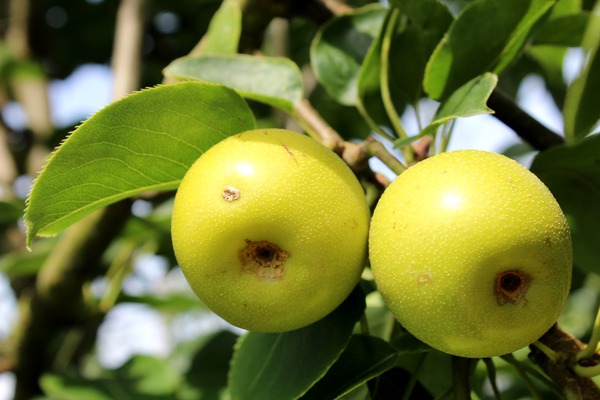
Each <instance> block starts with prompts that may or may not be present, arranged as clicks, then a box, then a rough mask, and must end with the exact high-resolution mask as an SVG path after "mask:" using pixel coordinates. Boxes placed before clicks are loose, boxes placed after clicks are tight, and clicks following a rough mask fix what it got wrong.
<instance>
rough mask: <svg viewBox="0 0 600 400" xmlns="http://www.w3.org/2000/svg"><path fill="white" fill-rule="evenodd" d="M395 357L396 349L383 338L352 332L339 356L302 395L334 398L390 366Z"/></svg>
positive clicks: (304, 397)
mask: <svg viewBox="0 0 600 400" xmlns="http://www.w3.org/2000/svg"><path fill="white" fill-rule="evenodd" d="M397 358H398V356H397V354H396V351H395V350H394V348H393V347H391V346H390V345H389V344H388V343H387V342H386V341H384V340H382V339H378V338H374V337H370V336H363V335H353V336H352V338H350V342H349V343H348V346H347V347H346V348H345V349H344V351H343V352H342V354H341V355H340V358H338V360H337V361H336V362H335V364H333V365H332V366H331V368H330V369H329V371H327V374H326V375H325V376H324V377H323V379H321V380H320V381H318V382H317V383H316V384H315V385H314V386H313V387H312V388H311V389H310V390H309V391H308V392H307V393H306V394H305V395H304V396H303V397H302V398H303V399H307V400H308V399H315V400H324V399H337V398H338V397H339V396H342V395H344V394H346V393H348V392H350V391H351V390H352V389H354V388H357V387H359V386H360V385H362V384H363V383H365V382H367V381H368V380H370V379H371V378H374V377H376V376H378V375H380V374H382V373H384V372H385V371H387V370H389V369H390V368H393V367H394V365H395V364H396V361H397Z"/></svg>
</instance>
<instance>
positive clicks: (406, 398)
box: [402, 353, 429, 400]
mask: <svg viewBox="0 0 600 400" xmlns="http://www.w3.org/2000/svg"><path fill="white" fill-rule="evenodd" d="M427 354H429V353H423V354H421V357H419V359H418V360H417V365H416V366H415V369H414V370H413V372H412V374H410V379H409V381H408V384H407V385H406V389H404V393H403V394H402V400H410V399H411V398H412V392H413V390H414V388H415V385H416V384H417V381H418V380H419V375H420V374H421V370H422V369H423V365H424V364H425V358H426V357H427Z"/></svg>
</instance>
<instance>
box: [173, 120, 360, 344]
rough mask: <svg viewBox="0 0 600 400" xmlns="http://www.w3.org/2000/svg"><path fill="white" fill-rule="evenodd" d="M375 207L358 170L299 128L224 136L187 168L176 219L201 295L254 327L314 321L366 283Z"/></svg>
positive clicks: (178, 248) (185, 264)
mask: <svg viewBox="0 0 600 400" xmlns="http://www.w3.org/2000/svg"><path fill="white" fill-rule="evenodd" d="M369 219H370V212H369V208H368V206H367V202H366V198H365V195H364V192H363V190H362V187H361V185H360V184H359V182H358V180H357V179H356V177H355V176H354V174H353V173H352V171H351V170H350V169H349V168H348V166H347V165H346V164H345V163H344V162H343V161H342V160H341V159H340V158H339V157H338V156H337V155H335V154H334V153H333V152H331V151H330V150H329V149H327V148H325V147H324V146H322V145H321V144H319V143H318V142H317V141H315V140H313V139H311V138H309V137H307V136H304V135H301V134H299V133H295V132H291V131H285V130H274V129H261V130H254V131H248V132H244V133H240V134H238V135H235V136H232V137H230V138H227V139H225V140H223V141H222V142H220V143H218V144H216V145H215V146H213V147H212V148H211V149H210V150H208V151H207V152H206V153H205V154H203V155H202V156H201V157H200V158H199V159H198V160H197V161H196V163H194V165H193V166H192V167H191V168H190V170H189V171H188V172H187V174H186V175H185V177H184V178H183V181H182V182H181V185H180V187H179V189H178V191H177V195H176V197H175V205H174V209H173V220H172V237H173V247H174V250H175V255H176V257H177V260H178V262H179V264H180V266H181V268H182V270H183V272H184V274H185V276H186V278H187V280H188V282H189V284H190V286H191V287H192V289H193V290H194V291H195V293H196V294H197V295H198V297H199V298H200V299H201V300H202V301H203V302H204V303H205V304H206V305H207V306H208V307H209V308H210V309H211V310H213V311H214V312H215V313H216V314H218V315H220V316H221V317H222V318H224V319H225V320H227V321H229V322H230V323H231V324H233V325H236V326H238V327H241V328H244V329H248V330H251V331H260V332H283V331H289V330H294V329H297V328H301V327H304V326H306V325H309V324H311V323H313V322H316V321H318V320H319V319H321V318H323V317H324V316H325V315H327V314H329V313H330V312H331V311H333V310H334V309H335V308H336V307H337V306H338V305H340V304H341V303H342V301H343V300H344V299H345V298H346V297H347V296H348V295H349V294H350V292H351V291H352V289H353V288H354V286H355V285H356V284H357V283H358V281H359V280H360V276H361V273H362V270H363V268H364V263H365V260H366V251H367V236H368V225H369Z"/></svg>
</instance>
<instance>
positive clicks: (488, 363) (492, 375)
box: [483, 358, 501, 400]
mask: <svg viewBox="0 0 600 400" xmlns="http://www.w3.org/2000/svg"><path fill="white" fill-rule="evenodd" d="M483 362H484V363H485V367H486V370H487V373H488V379H489V380H490V385H491V386H492V390H493V391H494V398H496V399H497V400H500V399H501V397H500V390H498V385H497V384H496V366H495V365H494V362H493V361H492V359H491V358H484V359H483Z"/></svg>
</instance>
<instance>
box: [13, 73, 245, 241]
mask: <svg viewBox="0 0 600 400" xmlns="http://www.w3.org/2000/svg"><path fill="white" fill-rule="evenodd" d="M252 128H254V117H253V115H252V112H251V111H250V109H249V108H248V106H247V104H246V103H245V102H244V100H243V99H242V98H241V97H240V96H239V95H238V94H236V93H235V92H234V91H232V90H231V89H228V88H225V87H223V86H218V85H212V84H207V83H200V82H186V83H181V84H176V85H166V86H159V87H156V88H153V89H147V90H144V91H141V92H138V93H136V94H132V95H130V96H128V97H125V98H124V99H122V100H120V101H118V102H115V103H113V104H111V105H109V106H107V107H105V108H104V109H102V110H101V111H99V112H98V113H96V114H95V115H94V116H93V117H91V118H90V119H88V120H87V121H86V122H84V123H83V124H82V125H81V126H79V127H78V128H77V129H76V130H75V131H74V132H73V133H72V134H71V135H70V136H69V138H68V139H67V140H66V141H65V142H64V143H63V144H62V145H61V146H60V147H59V149H58V150H57V151H56V152H55V153H54V154H53V156H52V158H51V159H50V161H49V162H48V164H47V165H46V166H45V167H44V169H43V170H42V172H41V174H40V176H39V177H38V178H37V180H36V182H35V184H34V186H33V188H32V191H31V194H30V196H29V199H28V206H27V211H26V214H25V221H26V224H27V228H28V231H27V238H28V239H27V240H28V243H31V240H32V239H33V237H34V236H35V235H38V234H39V235H53V234H56V233H58V232H60V231H61V230H63V229H65V228H66V227H67V226H69V225H70V224H72V223H74V222H75V221H77V220H79V219H80V218H82V217H84V216H86V215H88V214H90V213H91V212H92V211H94V210H96V209H99V208H101V207H103V206H106V205H108V204H111V203H114V202H116V201H118V200H121V199H124V198H127V197H131V196H135V195H138V194H140V193H143V192H146V191H150V190H173V189H176V188H177V187H178V185H179V182H180V181H181V179H182V178H183V176H184V175H185V173H186V172H187V170H188V168H189V167H190V166H191V165H192V163H193V162H194V161H195V160H196V159H197V158H198V157H200V155H201V154H202V153H203V152H204V151H206V150H207V149H209V148H210V147H211V146H212V145H214V144H215V143H217V142H219V141H221V140H222V139H224V138H226V137H228V136H230V135H233V134H235V133H238V132H242V131H245V130H249V129H252Z"/></svg>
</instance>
